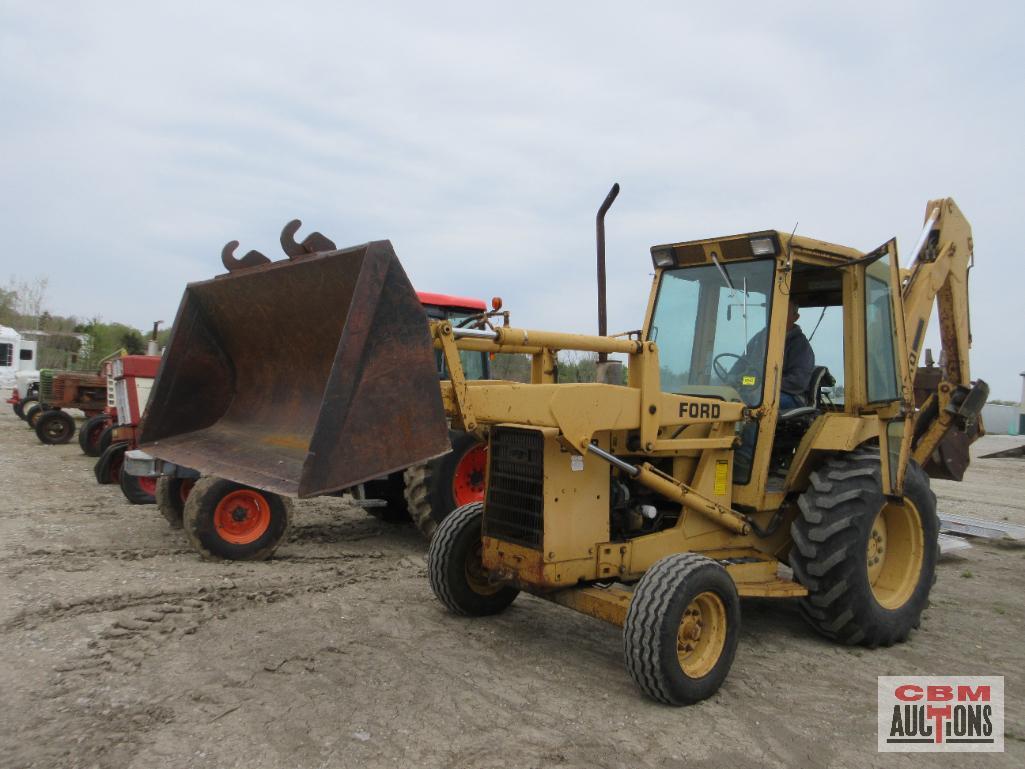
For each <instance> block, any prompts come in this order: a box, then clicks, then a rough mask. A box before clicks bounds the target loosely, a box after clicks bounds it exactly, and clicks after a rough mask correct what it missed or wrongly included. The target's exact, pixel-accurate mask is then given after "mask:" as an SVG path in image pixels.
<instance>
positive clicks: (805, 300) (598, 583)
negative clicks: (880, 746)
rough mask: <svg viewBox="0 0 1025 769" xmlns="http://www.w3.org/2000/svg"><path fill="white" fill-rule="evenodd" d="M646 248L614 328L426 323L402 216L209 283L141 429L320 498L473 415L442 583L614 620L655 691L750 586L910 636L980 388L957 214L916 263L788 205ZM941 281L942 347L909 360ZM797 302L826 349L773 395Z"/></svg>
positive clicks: (688, 692) (159, 445) (434, 550)
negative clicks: (489, 372)
mask: <svg viewBox="0 0 1025 769" xmlns="http://www.w3.org/2000/svg"><path fill="white" fill-rule="evenodd" d="M612 197H613V195H610V198H609V199H607V200H606V204H605V205H603V207H602V210H601V211H600V212H599V220H598V230H599V236H600V237H599V243H600V244H601V243H602V242H603V240H604V238H603V237H602V233H603V225H602V215H603V214H604V211H605V210H607V208H608V204H609V203H610V202H611V199H612ZM651 258H652V264H653V266H654V271H655V277H654V282H653V284H652V289H651V294H650V297H649V300H648V305H647V311H646V314H645V316H644V322H643V326H642V328H641V329H640V330H639V331H636V332H630V333H626V334H620V335H614V336H609V335H607V334H605V333H604V331H605V330H604V328H601V327H600V331H601V332H602V333H600V334H599V335H596V336H587V335H579V334H565V333H553V332H547V331H533V330H524V329H520V328H514V327H508V326H503V327H491V326H488V327H484V328H459V327H454V326H453V325H452V323H450V322H448V321H444V320H442V321H431V322H429V323H428V322H427V320H426V318H425V317H424V315H423V310H422V309H421V308H420V306H419V304H418V302H417V301H416V295H415V294H414V293H413V290H412V288H411V286H410V285H409V281H408V280H407V279H406V277H405V274H404V272H403V271H402V268H401V266H400V265H399V262H398V260H397V258H396V257H395V254H394V251H393V250H392V248H391V246H390V244H389V243H387V242H386V241H379V242H374V243H369V244H367V245H365V246H361V247H358V248H355V249H347V250H331V251H315V250H311V252H310V253H308V254H303V255H297V256H296V257H294V258H293V259H292V260H291V261H289V262H279V263H265V264H257V265H254V266H250V267H247V268H245V269H240V270H238V271H237V272H235V273H233V274H232V275H230V276H227V277H224V278H218V279H214V280H212V281H207V282H205V283H202V284H193V285H191V286H190V287H189V288H188V289H187V291H186V295H185V298H184V299H183V302H182V306H181V309H180V311H179V315H178V319H177V320H176V322H175V329H174V333H173V335H172V339H171V342H170V345H169V348H168V352H167V354H166V355H165V358H164V363H163V368H162V370H161V373H160V375H159V377H158V379H157V383H156V387H155V392H154V397H153V399H152V401H151V406H150V414H149V415H148V416H147V419H146V421H145V429H144V434H143V437H142V440H143V444H144V445H143V448H144V449H145V450H146V451H148V452H150V453H152V454H154V455H155V456H157V457H160V458H162V459H164V460H166V461H169V462H180V463H181V464H184V465H187V466H190V467H195V468H197V469H199V470H201V471H202V472H204V473H209V474H216V475H221V476H225V477H228V478H230V479H231V480H233V481H236V482H238V483H241V484H249V485H252V486H255V487H257V488H261V489H264V490H266V491H269V492H276V493H280V494H284V495H289V496H311V495H315V494H324V493H334V492H337V491H339V490H341V489H346V488H351V487H354V486H357V485H358V484H360V483H362V482H364V481H365V480H367V479H370V478H373V477H378V476H380V475H383V474H386V473H388V472H392V471H394V470H395V469H398V468H400V467H402V466H406V465H411V464H414V463H416V462H422V461H424V460H426V459H428V458H430V457H432V456H435V455H437V454H439V453H442V452H444V451H445V450H446V449H447V448H448V447H447V438H446V435H447V427H448V423H451V425H452V426H453V427H454V428H456V429H461V430H465V431H468V432H475V433H478V434H481V435H485V436H486V437H487V440H488V445H489V448H488V467H487V482H486V495H485V500H484V502H483V503H473V504H469V505H465V506H463V507H460V508H458V509H457V510H456V511H454V512H453V513H452V514H451V515H449V516H448V517H447V518H446V519H445V520H444V521H443V522H442V523H441V525H440V526H439V528H438V530H437V532H436V533H435V535H434V538H433V539H432V541H431V545H430V551H429V554H428V564H429V569H428V572H429V577H430V584H431V587H432V588H433V591H434V593H435V594H436V596H437V597H438V599H439V600H440V601H441V602H442V603H443V604H444V605H445V606H446V607H447V608H448V609H450V610H451V611H453V612H456V613H458V614H464V615H487V614H493V613H496V612H498V611H501V610H502V609H504V608H505V607H507V606H508V605H509V604H510V603H511V602H512V601H513V600H514V599H515V597H516V595H517V593H518V592H519V591H522V590H525V591H528V592H530V593H533V594H536V595H539V596H543V597H545V598H548V599H550V600H552V601H555V602H557V603H559V604H562V605H565V606H568V607H571V608H574V609H577V610H579V611H582V612H585V613H588V614H590V615H593V616H595V617H597V618H600V619H603V620H606V621H608V622H612V623H615V624H617V625H620V626H622V627H623V638H624V651H625V656H626V662H627V667H628V669H629V671H630V674H631V675H632V677H633V678H634V680H635V681H636V682H637V684H638V686H639V687H640V688H641V690H642V691H643V692H644V693H645V694H647V695H649V696H650V697H652V698H654V699H656V700H659V701H662V702H665V703H670V704H676V705H680V704H688V703H692V702H696V701H698V700H701V699H703V698H706V697H708V696H709V695H711V694H712V693H713V692H715V691H716V690H717V689H718V687H719V686H720V685H721V683H722V682H723V680H724V679H725V677H726V675H727V673H728V671H729V669H730V666H731V664H732V661H733V658H734V654H735V651H736V647H737V641H738V638H739V627H740V601H739V599H740V598H741V597H746V596H757V597H761V598H781V599H794V600H797V601H799V603H800V606H801V610H802V612H803V614H804V616H805V617H806V618H807V620H808V621H809V623H810V624H811V625H812V626H813V627H814V628H815V629H816V630H817V631H818V632H820V633H822V634H824V635H826V636H828V637H830V638H833V639H835V640H837V641H838V642H841V643H847V644H862V645H866V646H870V647H874V646H879V645H884V646H885V645H890V644H893V643H895V642H900V641H904V640H905V639H906V638H907V637H908V635H909V634H910V632H911V630H912V629H913V628H916V627H917V626H918V625H919V622H920V618H921V614H922V611H923V609H924V608H925V606H926V603H927V600H928V596H929V591H930V588H931V586H932V583H933V579H934V574H935V565H936V558H937V553H938V548H937V527H938V521H937V517H936V503H935V496H934V495H933V494H932V492H931V491H930V489H929V477H928V474H932V475H939V476H942V477H947V478H955V479H960V476H961V475H962V474H963V472H964V470H965V467H966V465H967V446H968V445H969V443H970V442H971V440H973V439H974V437H976V436H977V435H978V434H979V433H980V431H981V426H980V424H979V421H978V414H979V412H980V410H981V407H982V405H983V403H984V402H985V400H986V395H987V391H988V388H987V386H986V385H985V383H984V382H981V381H979V382H975V383H973V382H972V381H971V379H970V376H969V366H968V351H969V342H970V336H969V325H968V272H969V268H970V266H971V264H972V241H971V232H970V228H969V225H968V223H967V221H966V220H965V219H964V217H963V216H962V215H961V213H960V211H959V210H958V208H957V207H956V206H955V204H954V202H953V201H952V200H950V199H944V200H934V201H931V202H930V203H929V204H928V206H927V209H926V222H925V227H924V229H923V232H922V236H921V238H920V240H919V243H918V244H916V246H915V248H914V249H913V253H912V258H911V260H910V262H909V267H908V268H907V269H901V268H900V266H899V263H898V260H897V252H896V246H895V243H894V242H893V241H890V242H888V243H886V244H884V245H882V246H881V247H879V248H878V249H875V250H874V251H871V252H868V253H863V252H861V251H858V250H855V249H852V248H846V247H843V246H837V245H833V244H830V243H825V242H822V241H818V240H813V239H810V238H807V237H800V236H795V235H792V234H788V233H786V232H780V231H774V230H773V231H761V232H754V233H749V234H744V235H735V236H729V237H721V238H711V239H707V240H699V241H690V242H685V243H672V244H667V245H659V246H655V247H653V248H652V249H651ZM638 268H639V269H646V267H640V266H639V267H638ZM603 274H604V270H603V265H602V259H601V257H600V258H599V275H600V276H603ZM602 283H603V281H602V280H601V279H600V280H599V285H601V284H602ZM934 306H935V307H937V308H938V311H939V312H938V314H939V320H940V335H941V339H942V345H943V355H942V357H941V365H940V366H939V367H931V368H929V369H923V371H925V372H927V373H926V374H923V375H921V376H919V377H918V378H917V381H916V368H917V366H918V360H919V356H920V353H921V352H922V345H923V342H924V338H925V331H926V327H927V325H928V322H929V319H930V317H931V315H932V311H933V307H934ZM599 307H600V311H599V317H600V318H603V316H604V311H603V308H604V297H603V295H600V297H599ZM794 307H796V310H797V311H799V312H803V313H804V315H805V317H808V318H810V319H811V321H813V322H815V328H814V329H810V328H809V327H810V325H811V324H810V323H808V322H806V323H805V327H804V328H805V332H806V334H807V337H808V339H809V340H810V346H811V347H812V349H813V350H814V353H815V357H816V359H817V360H816V362H817V363H818V364H819V365H817V366H816V367H815V368H814V369H813V370H812V372H811V376H810V379H809V381H808V382H807V385H806V389H805V391H804V392H803V393H797V394H794V393H790V394H789V395H790V398H788V399H784V398H783V397H782V390H781V387H782V380H783V374H784V351H785V349H786V346H787V335H788V333H789V331H790V328H789V327H791V325H792V323H791V322H792V317H791V316H792V313H793V312H794ZM437 350H440V352H441V354H442V355H443V356H444V359H445V362H446V367H447V369H448V372H449V376H450V379H448V380H446V381H442V382H440V383H439V382H438V378H437V374H436V369H435V366H434V363H433V355H434V353H435V351H437ZM562 350H576V351H584V352H591V353H598V354H599V355H600V356H603V357H604V356H608V355H620V356H623V357H625V358H626V361H627V366H628V384H627V385H626V386H618V385H612V384H604V383H599V384H578V383H573V384H569V383H565V384H559V383H558V373H557V359H556V353H557V352H558V351H562ZM461 351H464V352H465V351H480V352H488V353H491V352H494V353H519V354H525V355H529V356H531V360H532V381H531V382H530V383H529V384H521V383H514V382H500V381H471V380H469V379H468V378H467V377H465V376H464V375H463V369H462V364H461V362H460V352H461ZM269 355H282V356H285V357H286V358H287V359H288V360H289V361H290V362H291V363H292V364H294V369H293V368H289V367H285V366H281V365H278V364H274V365H271V364H270V363H268V362H267V361H266V356H269ZM287 370H296V371H299V370H301V371H303V372H305V373H304V375H302V376H298V377H294V378H293V377H283V376H280V375H279V374H278V373H277V372H281V371H287ZM400 373H401V376H400V375H399V374H400ZM186 398H188V402H187V401H186V400H185V399H186ZM795 399H796V404H797V405H794V404H795ZM187 403H188V406H189V407H188V408H186V404H187ZM196 403H202V404H204V407H203V409H201V410H197V409H196V408H195V407H194V405H193V404H196ZM784 404H786V405H785V407H784Z"/></svg>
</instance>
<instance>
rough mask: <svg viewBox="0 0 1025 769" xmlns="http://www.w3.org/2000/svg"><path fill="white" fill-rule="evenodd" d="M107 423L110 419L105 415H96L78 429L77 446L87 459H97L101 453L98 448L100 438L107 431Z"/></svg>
mask: <svg viewBox="0 0 1025 769" xmlns="http://www.w3.org/2000/svg"><path fill="white" fill-rule="evenodd" d="M109 422H110V417H108V416H107V415H106V414H98V415H97V416H94V417H90V418H89V419H87V420H86V421H85V424H83V425H82V426H81V427H80V428H79V429H78V445H79V446H80V447H81V449H82V453H83V454H85V455H86V456H87V457H98V456H99V455H100V454H102V453H103V450H102V449H101V448H100V436H101V435H102V434H103V431H104V430H105V429H107V425H108V424H109Z"/></svg>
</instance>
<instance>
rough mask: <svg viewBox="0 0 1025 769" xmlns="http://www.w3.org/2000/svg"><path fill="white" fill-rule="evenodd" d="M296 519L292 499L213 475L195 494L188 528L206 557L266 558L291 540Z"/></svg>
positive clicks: (186, 516)
mask: <svg viewBox="0 0 1025 769" xmlns="http://www.w3.org/2000/svg"><path fill="white" fill-rule="evenodd" d="M291 518H292V502H291V500H289V499H287V498H285V497H281V496H278V495H277V494H271V493H269V492H266V491H260V490H259V489H254V488H250V487H249V486H243V485H242V484H240V483H235V482H234V481H226V480H224V479H222V478H217V477H215V476H207V477H205V478H200V479H199V481H197V482H196V484H195V486H193V487H192V491H191V492H189V495H188V500H187V501H186V502H185V508H184V511H183V513H182V528H184V529H185V535H186V536H187V537H188V538H189V542H191V543H192V546H193V547H195V548H196V550H198V551H199V553H200V554H201V555H202V556H203V557H204V558H207V559H210V560H220V559H228V560H232V561H265V560H267V559H268V558H270V557H271V555H272V554H273V553H274V551H275V550H276V549H277V547H278V545H280V544H281V542H282V540H283V539H284V538H285V533H286V532H287V531H288V525H289V523H290V522H291Z"/></svg>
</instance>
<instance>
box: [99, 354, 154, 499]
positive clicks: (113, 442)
mask: <svg viewBox="0 0 1025 769" xmlns="http://www.w3.org/2000/svg"><path fill="white" fill-rule="evenodd" d="M159 367H160V356H159V355H123V356H121V357H120V358H116V359H114V360H113V361H112V363H111V377H112V379H113V385H114V388H113V389H114V402H115V413H116V418H117V422H116V423H114V424H111V425H110V426H109V427H107V428H106V429H105V430H104V431H103V433H102V434H101V437H100V438H99V441H98V442H99V443H100V444H101V445H103V444H106V447H105V448H104V450H103V453H102V454H101V455H100V458H99V460H97V462H96V466H95V467H94V468H93V471H94V473H95V474H96V480H97V481H98V482H99V483H117V484H120V486H121V491H123V492H124V495H125V497H126V498H127V499H128V501H129V502H132V503H133V504H138V505H143V504H153V502H154V501H155V499H154V491H155V490H156V479H155V478H147V477H142V476H134V475H129V474H128V473H123V472H121V469H122V465H123V464H124V457H125V451H128V450H130V449H134V448H136V447H137V446H138V442H137V440H136V433H137V431H138V428H139V424H140V422H141V420H142V414H143V411H144V410H145V408H146V402H147V401H148V400H149V393H150V390H151V389H152V388H153V380H154V379H155V378H156V376H157V369H158V368H159ZM83 429H85V428H83Z"/></svg>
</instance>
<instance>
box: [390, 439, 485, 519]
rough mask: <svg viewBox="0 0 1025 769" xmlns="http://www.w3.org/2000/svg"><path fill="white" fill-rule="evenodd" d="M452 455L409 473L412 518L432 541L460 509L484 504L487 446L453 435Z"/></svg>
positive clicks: (407, 494) (442, 457)
mask: <svg viewBox="0 0 1025 769" xmlns="http://www.w3.org/2000/svg"><path fill="white" fill-rule="evenodd" d="M449 440H450V441H451V443H452V451H450V452H449V453H448V454H445V455H444V456H441V457H438V458H436V459H432V460H431V461H430V462H427V463H425V464H422V465H415V466H413V467H411V468H409V469H408V470H406V473H405V485H406V490H405V495H406V502H407V504H408V506H409V515H410V517H411V518H412V519H413V523H415V524H416V527H417V528H418V529H420V532H421V533H422V534H423V535H424V536H425V537H427V538H428V539H430V538H431V537H432V536H433V535H434V531H435V529H437V528H438V524H439V523H441V522H442V521H443V520H444V519H445V516H447V515H448V514H449V513H450V512H452V511H453V510H455V509H456V508H457V507H461V506H463V505H468V504H470V503H471V502H483V501H484V476H485V472H486V470H487V458H488V453H487V445H486V444H485V443H482V442H481V441H480V440H478V439H477V437H476V436H475V435H473V434H472V433H459V432H450V433H449Z"/></svg>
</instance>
